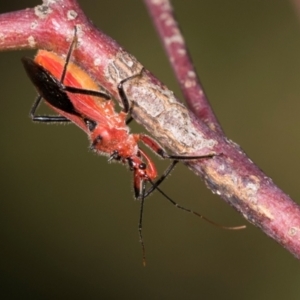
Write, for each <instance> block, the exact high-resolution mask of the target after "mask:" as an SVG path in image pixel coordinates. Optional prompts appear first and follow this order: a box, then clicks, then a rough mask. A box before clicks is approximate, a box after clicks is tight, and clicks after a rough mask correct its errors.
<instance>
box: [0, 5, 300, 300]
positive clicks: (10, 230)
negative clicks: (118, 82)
mask: <svg viewBox="0 0 300 300" xmlns="http://www.w3.org/2000/svg"><path fill="white" fill-rule="evenodd" d="M4 2H6V3H5V4H4ZM79 2H80V3H81V4H82V7H83V9H84V10H85V12H86V14H87V15H88V16H89V17H90V18H91V19H92V20H93V22H94V23H95V24H96V25H97V26H98V27H99V28H101V29H102V30H103V31H104V32H105V33H107V34H108V35H110V36H111V37H113V38H114V39H116V40H117V41H118V42H119V43H120V44H121V45H122V46H124V47H125V49H127V50H128V51H130V52H131V53H132V54H134V55H135V56H136V57H137V58H138V59H139V60H140V61H141V62H142V63H143V64H144V65H145V66H146V68H148V69H150V70H151V71H152V72H153V73H154V74H155V75H156V76H157V77H158V78H160V79H161V80H162V81H163V82H164V83H166V84H167V85H168V86H169V87H170V89H172V90H174V91H175V93H176V94H177V95H178V96H179V97H181V94H180V91H179V89H178V85H177V83H176V81H175V79H174V76H173V74H172V71H171V70H170V67H169V63H168V61H167V58H166V56H165V54H164V52H163V50H162V47H161V45H160V42H159V39H158V37H157V35H156V33H155V30H154V29H153V26H152V24H151V21H150V18H149V17H148V14H147V11H146V9H145V7H144V5H143V2H142V1H134V0H126V1H121V0H119V1H116V0H115V1H113V0H110V1H109V0H102V1H101V0H99V1H92V0H85V1H79ZM20 3H21V4H20ZM39 3H40V2H39V1H30V0H26V1H17V0H10V1H1V2H0V11H1V12H9V11H13V10H18V9H23V8H25V7H32V6H34V5H36V4H39ZM173 3H174V7H175V10H176V14H177V17H178V20H179V22H180V25H181V28H182V30H183V32H184V34H185V37H186V40H187V42H188V45H189V48H190V51H191V55H192V57H193V59H194V62H195V65H196V67H197V69H198V71H199V75H200V78H201V81H202V83H203V85H204V87H205V90H206V92H207V94H208V97H209V99H210V101H211V104H212V106H213V108H214V111H215V112H216V114H217V116H218V118H219V120H220V122H221V124H222V126H223V128H224V130H225V132H226V133H227V135H228V136H229V137H230V138H231V139H232V140H234V141H235V142H237V143H238V144H240V145H241V146H242V148H243V149H244V150H245V151H246V152H247V153H248V155H249V156H250V157H251V159H252V160H253V161H254V162H256V163H257V164H258V165H259V166H260V167H261V168H262V169H263V170H264V171H265V172H266V174H267V175H268V176H270V177H271V178H273V180H274V182H275V183H276V184H278V186H279V187H281V188H282V189H283V190H284V191H286V192H287V193H288V194H289V195H290V196H291V197H292V198H293V199H295V201H298V202H299V201H300V190H299V177H298V174H299V169H300V162H299V151H300V143H299V140H300V130H299V128H300V118H299V111H300V84H299V80H300V20H299V19H298V16H297V14H296V12H295V10H294V7H293V6H292V4H291V2H289V1H282V0H272V1H267V0H264V1H261V0H252V1H239V0H230V1H223V0H217V1H210V0H202V1H199V0H190V1H180V0H176V1H173ZM23 55H30V56H33V55H34V51H32V52H5V53H0V76H1V106H0V107H1V110H0V111H1V115H0V137H1V144H2V146H1V150H0V151H1V152H0V153H1V155H0V165H1V168H0V172H1V183H0V184H1V186H0V297H1V299H121V298H127V299H231V300H232V299H274V300H275V299H283V298H284V299H299V294H300V284H299V281H300V269H299V262H298V261H297V260H296V259H295V258H294V257H293V256H292V255H291V254H290V253H288V252H287V251H286V250H284V249H282V248H281V247H280V246H279V245H277V244H276V243H275V242H274V241H272V240H271V239H269V238H268V237H267V236H265V235H264V234H263V233H262V232H260V231H259V230H258V229H256V228H254V227H253V226H252V225H249V226H248V228H247V229H246V230H244V231H241V232H228V231H225V230H219V229H217V228H215V227H213V226H210V225H209V224H206V223H205V222H203V221H201V220H199V219H197V218H196V217H194V216H192V215H189V214H187V213H183V212H182V211H179V210H176V209H174V207H172V206H171V205H170V204H169V203H167V201H165V200H164V199H163V198H162V197H161V196H160V195H159V194H158V193H155V195H153V196H152V197H151V199H149V200H148V201H147V205H146V207H145V215H144V239H145V244H146V252H147V263H148V265H147V267H146V268H144V267H143V266H142V260H141V248H140V245H139V240H138V231H137V224H138V214H139V203H137V202H135V201H134V200H133V194H132V189H131V174H130V172H129V171H128V170H126V168H124V167H123V166H121V165H119V164H108V163H107V162H106V158H105V157H99V156H96V155H94V154H92V153H89V152H88V150H87V147H88V142H87V139H86V137H85V135H84V134H83V133H82V132H81V131H80V130H79V129H78V128H77V127H75V126H59V125H52V126H50V125H43V124H33V123H32V122H31V121H30V119H29V117H28V113H29V110H30V107H31V105H32V103H33V100H34V97H35V95H36V93H35V91H34V88H33V86H32V84H31V83H30V82H29V79H28V78H27V77H26V75H25V72H24V70H23V67H22V65H21V62H20V58H21V56H23ZM140 130H142V129H141V128H138V127H137V126H132V131H140ZM158 164H159V168H160V170H163V168H164V167H165V166H166V163H162V162H159V163H158ZM163 190H164V191H165V192H166V193H168V194H169V195H170V196H171V197H173V198H174V199H175V200H176V201H178V202H179V203H181V204H183V205H184V206H186V207H190V208H193V209H195V210H196V211H199V212H201V213H203V214H204V215H206V216H207V217H210V218H211V219H213V220H215V221H218V222H219V223H222V224H226V225H241V224H245V223H246V221H245V220H243V219H242V218H241V217H240V216H239V215H238V214H237V213H236V212H235V211H234V210H233V209H231V208H230V207H228V206H227V205H226V204H225V203H224V202H223V201H222V200H220V198H218V197H217V196H215V195H212V194H211V193H210V191H209V190H207V189H206V187H205V185H204V184H203V183H202V182H201V181H199V179H198V178H197V177H196V176H194V175H193V174H192V173H191V172H190V171H188V170H187V169H186V168H185V167H183V166H179V167H178V168H177V170H176V171H175V172H173V174H172V176H171V177H170V178H169V180H167V181H166V182H165V183H164V185H163ZM199 195H200V196H199ZM199 198H200V199H201V201H199Z"/></svg>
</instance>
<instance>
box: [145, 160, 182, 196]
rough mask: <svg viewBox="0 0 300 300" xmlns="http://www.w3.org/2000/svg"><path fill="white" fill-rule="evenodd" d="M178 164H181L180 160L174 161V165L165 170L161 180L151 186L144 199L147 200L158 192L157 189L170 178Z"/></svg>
mask: <svg viewBox="0 0 300 300" xmlns="http://www.w3.org/2000/svg"><path fill="white" fill-rule="evenodd" d="M178 162H179V161H178V160H174V161H172V163H171V164H170V165H169V167H168V168H167V169H166V170H165V172H164V173H163V174H162V175H161V177H160V178H159V179H157V180H156V181H155V182H154V184H153V185H151V187H150V188H149V189H148V191H146V192H145V194H144V196H143V197H144V198H147V197H148V196H149V195H150V194H152V192H154V191H155V190H156V188H157V187H158V186H160V185H161V183H162V182H163V181H164V180H165V179H166V178H167V177H168V176H169V174H170V173H171V172H172V170H173V169H174V168H175V166H176V165H177V163H178Z"/></svg>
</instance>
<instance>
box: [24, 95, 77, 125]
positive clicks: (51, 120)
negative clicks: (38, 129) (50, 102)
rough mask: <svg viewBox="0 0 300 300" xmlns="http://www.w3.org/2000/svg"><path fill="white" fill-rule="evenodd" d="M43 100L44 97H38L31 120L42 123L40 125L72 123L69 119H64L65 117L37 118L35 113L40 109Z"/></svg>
mask: <svg viewBox="0 0 300 300" xmlns="http://www.w3.org/2000/svg"><path fill="white" fill-rule="evenodd" d="M41 100H42V96H38V97H37V98H36V100H35V102H34V104H33V106H32V108H31V110H30V118H31V120H32V121H34V122H40V123H54V122H56V123H69V122H71V121H70V120H69V119H67V118H65V117H63V116H36V115H35V112H36V110H37V108H38V107H39V105H40V103H41Z"/></svg>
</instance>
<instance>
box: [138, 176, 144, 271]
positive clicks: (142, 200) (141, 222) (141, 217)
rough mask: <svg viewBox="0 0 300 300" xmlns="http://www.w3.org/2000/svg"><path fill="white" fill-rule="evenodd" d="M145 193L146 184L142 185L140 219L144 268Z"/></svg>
mask: <svg viewBox="0 0 300 300" xmlns="http://www.w3.org/2000/svg"><path fill="white" fill-rule="evenodd" d="M145 191H146V183H145V182H143V183H142V197H141V205H140V218H139V237H140V243H141V246H142V255H143V266H144V267H145V266H146V251H145V244H144V240H143V233H142V229H143V213H144V203H145V197H144V195H145Z"/></svg>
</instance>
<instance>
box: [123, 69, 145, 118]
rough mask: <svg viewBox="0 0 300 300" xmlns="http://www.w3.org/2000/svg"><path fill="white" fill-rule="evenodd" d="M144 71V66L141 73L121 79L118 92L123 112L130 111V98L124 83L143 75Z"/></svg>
mask: <svg viewBox="0 0 300 300" xmlns="http://www.w3.org/2000/svg"><path fill="white" fill-rule="evenodd" d="M143 71H144V68H143V69H142V70H141V72H140V73H138V74H135V75H132V76H130V77H127V78H125V79H123V80H121V81H120V82H119V84H118V92H119V96H120V99H121V101H122V104H123V112H125V113H128V112H129V110H130V103H129V100H128V98H127V95H126V93H125V90H124V83H125V82H127V81H129V80H132V79H134V78H136V77H139V76H141V75H142V73H143ZM126 123H127V122H126Z"/></svg>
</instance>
